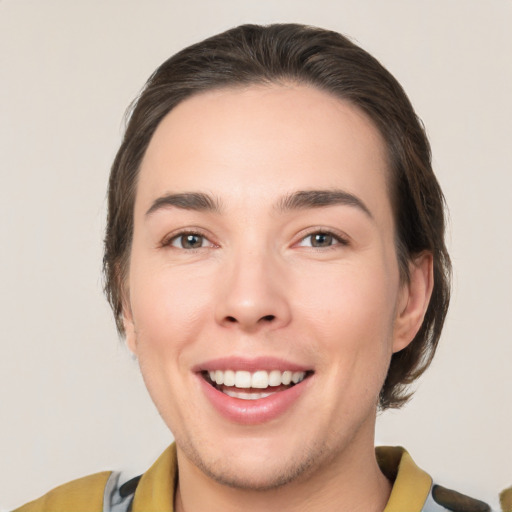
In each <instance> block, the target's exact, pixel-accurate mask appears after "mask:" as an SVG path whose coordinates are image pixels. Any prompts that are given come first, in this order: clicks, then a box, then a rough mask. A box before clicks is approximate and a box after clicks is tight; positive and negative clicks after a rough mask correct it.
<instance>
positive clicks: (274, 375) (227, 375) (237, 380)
mask: <svg viewBox="0 0 512 512" xmlns="http://www.w3.org/2000/svg"><path fill="white" fill-rule="evenodd" d="M209 374H210V379H211V380H212V382H215V383H216V384H224V385H225V386H235V387H236V388H259V389H265V388H267V387H269V386H280V385H281V384H284V385H285V386H287V385H288V384H290V383H291V382H293V383H294V384H297V383H299V382H300V381H301V380H304V377H305V376H306V372H292V371H290V370H286V371H284V372H281V371H279V370H272V371H270V372H267V371H265V370H258V371H256V372H247V371H233V370H225V371H222V370H214V371H210V372H209Z"/></svg>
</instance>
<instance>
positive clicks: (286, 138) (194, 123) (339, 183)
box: [136, 85, 388, 208]
mask: <svg viewBox="0 0 512 512" xmlns="http://www.w3.org/2000/svg"><path fill="white" fill-rule="evenodd" d="M387 175H388V171H387V158H386V149H385V145H384V142H383V139H382V137H381V135H380V133H379V131H378V130H377V128H376V127H375V126H374V124H373V122H372V121H371V120H370V119H369V118H368V117H367V116H366V115H365V114H364V113H363V112H362V111H360V110H359V109H358V108H356V107H354V106H352V105H351V104H350V103H348V102H345V101H343V100H340V99H338V98H336V97H334V96H332V95H330V94H327V93H325V92H322V91H320V90H318V89H316V88H313V87H308V86H295V85H289V86H284V85H269V86H250V87H247V88H243V89H242V88H239V89H220V90H215V91H209V92H205V93H201V94H198V95H195V96H193V97H191V98H189V99H187V100H185V101H183V102H182V103H180V104H178V106H177V107H175V108H174V109H173V110H172V111H171V112H170V113H169V114H168V115H167V116H166V117H165V118H164V119H163V121H162V122H161V123H160V125H159V126H158V128H157V130H156V131H155V133H154V135H153V138H152V139H151V141H150V144H149V146H148V149H147V151H146V154H145V156H144V159H143V162H142V165H141V170H140V176H139V183H138V190H137V197H136V208H137V207H144V206H147V205H148V202H150V201H153V200H154V199H155V198H156V197H158V196H159V195H162V194H163V193H174V192H181V191H187V192H188V191H201V192H206V193H211V194H213V195H215V196H219V197H221V198H222V199H223V201H226V202H227V203H229V202H230V201H233V202H238V203H243V202H244V201H248V200H249V199H250V197H255V196H257V197H260V198H263V197H269V198H270V196H274V195H275V196H278V195H282V194H286V193H289V192H290V191H294V190H309V189H332V188H336V189H340V188H342V189H343V190H346V191H347V192H349V193H355V194H363V195H366V196H368V199H369V200H373V199H376V198H377V196H380V199H381V200H382V199H383V197H382V196H384V199H385V201H384V202H387V196H388V194H387V185H386V183H387ZM372 196H375V197H373V198H372ZM381 202H382V201H381Z"/></svg>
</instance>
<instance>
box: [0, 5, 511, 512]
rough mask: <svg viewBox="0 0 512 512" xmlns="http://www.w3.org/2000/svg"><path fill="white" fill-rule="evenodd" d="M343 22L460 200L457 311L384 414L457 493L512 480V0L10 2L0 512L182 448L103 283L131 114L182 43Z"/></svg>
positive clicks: (4, 13) (0, 27)
mask: <svg viewBox="0 0 512 512" xmlns="http://www.w3.org/2000/svg"><path fill="white" fill-rule="evenodd" d="M285 21H295V22H302V23H308V24H313V25H319V26H323V27H326V28H331V29H335V30H337V31H339V32H342V33H344V34H347V35H350V36H351V37H352V38H353V39H355V40H356V41H357V42H358V43H359V44H361V45H362V46H363V47H364V48H365V49H367V50H368V51H370V53H372V54H373V55H375V56H376V57H377V58H378V59H379V60H381V62H382V63H383V64H384V65H385V66H386V67H388V69H389V70H390V71H391V72H392V73H393V74H394V75H395V76H396V77H397V78H398V80H399V81H400V82H401V83H402V85H403V86H404V87H405V89H406V91H407V92H408V94H409V96H410V98H411V100H412V102H413V104H414V105H415V108H416V110H417V112H418V114H419V115H420V117H421V118H422V119H423V121H424V123H425V125H426V127H427V131H428V134H429V136H430V139H431V143H432V146H433V155H434V165H435V169H436V172H437V174H438V177H439V180H440V182H441V185H442V187H443V189H444V191H445V195H446V198H447V201H448V204H449V206H450V215H451V220H450V232H449V240H448V243H449V247H450V249H451V254H452V258H453V264H454V268H455V276H454V293H453V302H452V306H451V311H450V314H449V318H448V321H447V325H446V329H445V332H444V336H443V338H442V342H441V345H440V349H439V352H438V355H437V358H436V360H435V361H434V364H433V366H432V367H431V369H430V370H429V372H428V373H427V374H426V375H425V377H424V378H423V379H422V380H421V381H420V382H419V384H418V385H417V392H416V396H415V398H414V399H413V401H412V402H411V403H410V404H409V405H408V406H406V408H405V409H403V410H401V411H394V412H388V413H385V414H383V415H382V416H381V417H380V419H379V424H378V430H377V442H378V443H381V444H382V443H385V444H401V445H404V446H406V447H407V448H408V450H409V451H410V452H411V453H412V455H413V457H414V458H415V460H416V462H417V463H418V465H420V466H421V467H423V468H425V469H426V470H428V471H429V472H430V473H431V474H433V475H434V476H435V478H436V479H437V480H438V481H439V482H442V483H443V484H444V485H445V486H448V487H450V486H451V487H454V488H457V489H458V490H460V491H462V492H466V493H468V494H471V495H475V496H478V497H482V498H484V499H487V500H489V501H490V502H491V503H492V504H493V505H494V506H495V507H496V506H497V494H498V491H499V490H500V489H503V488H504V487H506V486H507V485H511V484H512V469H511V468H512V343H511V334H510V333H511V332H512V263H511V256H512V229H511V221H512V143H511V140H512V130H511V119H512V101H511V99H510V95H511V93H512V65H511V62H512V59H511V55H512V30H510V27H511V24H512V2H511V1H506V0H488V1H486V2H482V1H477V0H459V1H454V0H431V1H429V2H421V1H411V0H387V1H380V0H375V1H372V0H354V1H349V0H345V1H344V0H337V1H328V0H314V1H312V0H307V1H306V0H272V1H270V0H257V1H240V0H217V1H211V0H189V1H187V2H181V1H180V2H178V1H170V0H167V1H164V0H145V1H143V2H142V1H139V0H131V1H130V0H126V1H121V0H111V1H105V0H102V1H99V0H87V1H69V0H3V1H1V0H0V59H1V62H0V64H1V67H0V69H1V73H2V76H1V79H0V91H1V96H0V101H1V115H0V148H1V159H0V169H1V170H0V172H1V181H0V219H1V220H0V243H1V251H0V286H1V293H0V336H1V355H0V376H1V386H0V431H1V436H0V506H1V507H4V508H5V509H9V508H11V507H13V506H15V505H19V504H21V503H22V502H25V501H27V500H29V499H33V498H35V497H37V496H39V495H40V494H42V493H44V492H46V491H47V490H48V489H50V488H52V487H54V486H56V485H57V484H60V483H63V482H65V481H68V480H70V479H73V478H76V477H79V476H83V475H85V474H88V473H91V472H96V471H100V470H104V469H121V468H128V469H132V470H133V471H134V472H139V473H140V472H142V471H144V470H145V469H146V468H147V467H148V466H149V465H150V464H151V463H152V462H153V460H154V459H155V458H156V457H157V456H158V454H159V453H160V452H161V451H162V450H163V449H164V447H165V446H166V445H167V444H168V443H169V442H170V441H171V437H170V434H169V432H168V431H167V429H166V427H165V426H164V424H163V422H162V421H161V420H160V418H159V416H158V414H157V412H156V411H155V409H154V407H153V405H152V403H151V402H150V399H149V397H148V396H147V393H146V391H145V388H144V386H143V383H142V381H141V378H140V377H139V373H138V368H137V365H136V362H135V361H133V360H132V359H131V357H130V356H129V354H128V352H127V351H126V349H125V348H124V346H123V343H122V342H120V341H118V339H117V336H116V332H115V330H114V324H113V321H112V319H111V315H110V311H109V309H108V307H107V304H106V302H105V300H104V298H103V296H102V281H101V258H102V236H103V234H102V232H103V226H104V217H105V213H104V212H105V190H106V184H107V177H108V171H109V166H110V163H111V161H112V159H113V157H114V154H115V151H116V150H117V146H118V144H119V141H120V137H121V133H122V127H123V125H122V116H123V112H124V110H125V108H126V106H127V105H128V103H129V102H130V101H131V100H132V99H133V98H134V96H135V95H136V94H137V92H138V90H139V89H140V88H141V87H142V85H143V83H144V81H145V80H146V78H147V77H148V76H149V74H150V73H151V72H152V71H153V70H154V69H155V68H156V66H157V65H159V64H160V63H161V62H162V61H163V60H164V59H166V58H167V57H168V56H170V55H171V54H172V53H174V52H175V51H177V50H179V49H181V48H182V47H184V46H186V45H188V44H190V43H193V42H196V41H198V40H200V39H202V38H204V37H206V36H209V35H212V34H214V33H217V32H219V31H222V30H224V29H227V28H230V27H232V26H234V25H238V24H240V23H245V22H256V23H270V22H285Z"/></svg>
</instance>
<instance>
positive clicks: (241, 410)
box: [198, 374, 311, 425]
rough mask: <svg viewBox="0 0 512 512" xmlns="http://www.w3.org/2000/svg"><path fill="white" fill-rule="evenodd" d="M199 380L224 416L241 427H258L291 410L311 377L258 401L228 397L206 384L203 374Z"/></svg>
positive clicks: (204, 390) (210, 399) (211, 400)
mask: <svg viewBox="0 0 512 512" xmlns="http://www.w3.org/2000/svg"><path fill="white" fill-rule="evenodd" d="M198 378H199V381H200V384H201V386H202V389H203V392H204V394H205V395H206V397H207V398H208V400H209V401H210V403H211V404H212V405H213V407H214V408H215V409H216V410H217V411H218V412H219V413H220V414H221V415H222V416H224V417H225V418H226V419H228V420H230V421H232V422H234V423H239V424H241V425H258V424H261V423H266V422H267V421H270V420H273V419H275V418H277V417H279V416H281V415H282V414H284V413H285V412H286V411H287V410H288V409H290V408H291V407H292V406H293V404H294V403H295V402H296V401H297V400H298V399H299V398H300V396H301V395H302V393H303V391H304V390H305V389H306V387H307V385H308V381H309V380H310V378H311V377H309V378H306V379H305V380H303V381H302V382H300V383H299V384H295V386H292V387H290V388H288V389H285V390H284V391H278V392H277V393H275V394H273V395H270V396H267V397H265V398H259V399H257V400H243V399H241V398H234V397H231V396H228V395H226V394H225V393H223V392H222V391H219V390H218V389H216V388H214V387H213V386H212V385H210V384H209V383H208V382H206V380H205V379H204V378H203V377H202V375H201V374H198ZM262 391H263V390H262Z"/></svg>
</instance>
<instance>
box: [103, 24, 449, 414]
mask: <svg viewBox="0 0 512 512" xmlns="http://www.w3.org/2000/svg"><path fill="white" fill-rule="evenodd" d="M286 84H293V85H303V86H308V87H312V88H314V89H316V90H318V91H322V92H325V93H327V94H329V95H331V96H332V97H335V98H338V99H339V100H342V101H343V102H346V103H347V104H349V105H351V106H352V107H354V108H355V109H357V110H359V111H360V112H362V113H364V114H365V116H367V118H368V119H369V120H370V121H371V122H372V123H373V125H374V126H375V127H376V129H377V130H378V132H379V133H380V136H381V137H382V140H383V142H384V146H385V157H386V159H387V167H388V176H387V194H388V195H389V200H390V202H391V207H392V212H393V218H394V229H395V250H396V258H397V261H398V268H399V273H400V280H401V282H402V283H407V282H408V280H409V278H410V276H409V269H410V263H411V262H412V261H414V259H415V258H416V257H417V256H418V255H420V254H422V253H429V254H431V256H432V262H433V289H432V295H431V298H430V302H429V305H428V308H427V310H426V313H425V316H424V319H423V322H422V324H421V327H420V328H419V330H418V332H417V333H416V335H415V336H414V339H413V340H412V341H411V342H410V343H409V344H408V345H407V346H406V347H405V348H404V349H402V350H400V351H398V352H396V353H394V354H393V356H392V358H391V362H390V365H389V369H388V372H387V376H386V379H385V382H384V385H383V387H382V390H381V392H380V400H379V401H380V407H381V408H382V409H385V408H388V407H399V406H401V405H402V404H403V403H405V401H406V400H407V399H408V397H409V396H410V391H409V388H408V386H409V385H410V384H411V383H412V382H413V381H414V380H415V379H417V378H418V377H419V376H420V375H421V374H422V373H423V372H424V371H425V369H426V368H427V367H428V365H429V364H430V362H431V360H432V357H433V356H434V353H435V350H436V346H437V344H438V340H439V337H440V334H441V330H442V326H443V323H444V319H445V316H446V312H447V308H448V303H449V290H450V283H449V279H450V261H449V257H448V253H447V250H446V247H445V243H444V230H445V219H444V199H443V195H442V192H441V189H440V187H439V184H438V182H437V180H436V178H435V176H434V173H433V171H432V168H431V155H430V147H429V143H428V140H427V138H426V135H425V132H424V130H423V127H422V124H421V122H420V121H419V119H418V118H417V116H416V115H415V112H414V110H413V108H412V106H411V104H410V102H409V100H408V98H407V96H406V94H405V93H404V91H403V89H402V88H401V86H400V85H399V83H398V82H397V81H396V80H395V79H394V77H393V76H392V75H391V74H390V73H389V72H388V71H387V70H386V69H385V68H384V67H383V66H382V65H381V64H380V63H379V62H378V61H377V60H376V59H375V58H373V57H372V56H371V55H369V54H368V53H367V52H365V51H364V50H362V49H361V48H359V47H358V46H356V45H355V44H354V43H352V42H351V41H350V40H348V39H347V38H345V37H343V36H342V35H340V34H338V33H335V32H331V31H326V30H322V29H318V28H312V27H305V26H301V25H272V26H267V27H262V26H255V25H246V26H241V27H237V28H234V29H232V30H229V31H227V32H225V33H222V34H220V35H217V36H214V37H212V38H209V39H207V40H205V41H203V42H201V43H198V44H196V45H193V46H191V47H189V48H186V49H184V50H182V51H181V52H179V53H178V54H176V55H175V56H173V57H171V58H170V59H168V60H167V61H166V62H164V63H163V64H162V65H161V66H160V67H159V68H158V69H157V70H156V71H155V72H154V73H153V75H152V76H151V77H150V78H149V80H148V82H147V83H146V85H145V87H144V89H143V90H142V92H141V94H140V95H139V97H138V98H137V99H136V101H135V102H134V104H133V106H132V108H131V109H130V111H129V117H128V125H127V129H126V133H125V136H124V140H123V142H122V145H121V147H120V149H119V151H118V153H117V156H116V158H115V161H114V163H113V166H112V170H111V176H110V184H109V195H108V221H107V229H106V238H105V257H104V272H105V279H106V281H105V282H106V286H105V289H106V293H107V297H108V299H109V301H110V304H111V306H112V308H113V311H114V315H115V319H116V323H117V328H118V331H119V332H120V334H121V335H123V334H124V325H123V305H126V297H127V286H128V279H127V276H128V270H129V266H130V253H131V247H132V237H133V229H134V205H135V199H136V193H137V184H138V177H139V171H140V167H141V163H142V161H143V158H144V156H145V153H146V150H147V148H148V145H149V143H150V141H151V140H152V137H153V135H154V133H155V131H156V129H157V128H158V126H159V125H160V123H161V122H162V120H163V119H164V118H165V117H166V116H167V115H168V114H169V113H170V112H171V111H172V110H173V109H174V108H175V107H176V106H177V105H179V104H180V103H182V102H183V101H185V100H187V99H189V98H191V97H193V96H195V95H200V94H202V93H205V92H208V91H210V92H212V91H217V90H222V89H226V90H227V89H241V88H245V87H248V86H251V85H256V86H268V85H286Z"/></svg>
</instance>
